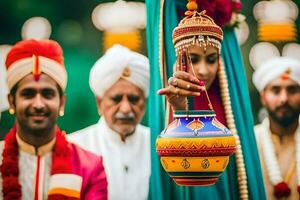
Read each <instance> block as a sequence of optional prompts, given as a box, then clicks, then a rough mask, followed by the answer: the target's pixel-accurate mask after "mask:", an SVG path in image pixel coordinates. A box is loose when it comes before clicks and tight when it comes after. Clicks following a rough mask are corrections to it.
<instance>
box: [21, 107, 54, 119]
mask: <svg viewBox="0 0 300 200" xmlns="http://www.w3.org/2000/svg"><path fill="white" fill-rule="evenodd" d="M25 114H26V115H27V116H46V117H48V116H49V115H50V112H49V111H47V110H45V109H44V108H43V109H27V110H26V111H25Z"/></svg>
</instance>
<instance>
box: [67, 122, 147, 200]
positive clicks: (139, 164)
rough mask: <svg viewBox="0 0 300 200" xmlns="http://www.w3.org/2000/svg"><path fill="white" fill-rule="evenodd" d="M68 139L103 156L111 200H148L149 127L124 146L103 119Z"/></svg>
mask: <svg viewBox="0 0 300 200" xmlns="http://www.w3.org/2000/svg"><path fill="white" fill-rule="evenodd" d="M68 139H69V140H70V141H72V142H74V143H76V144H78V145H79V146H81V147H82V148H85V149H86V150H89V151H91V152H93V153H96V154H98V155H102V156H103V164H104V168H105V172H106V176H107V181H108V198H109V199H110V200H127V199H128V200H143V199H147V198H148V192H149V178H150V174H151V162H150V129H149V128H148V127H145V126H142V125H138V126H137V127H136V131H135V132H134V133H133V134H132V135H131V136H128V137H127V138H126V140H125V142H123V141H122V140H121V137H120V136H119V134H118V133H116V132H114V131H113V130H111V129H110V128H109V127H108V126H107V125H106V122H105V120H104V118H103V117H102V118H101V119H100V120H99V122H98V123H97V124H94V125H92V126H89V127H87V128H85V129H83V130H80V131H77V132H75V133H73V134H70V135H68Z"/></svg>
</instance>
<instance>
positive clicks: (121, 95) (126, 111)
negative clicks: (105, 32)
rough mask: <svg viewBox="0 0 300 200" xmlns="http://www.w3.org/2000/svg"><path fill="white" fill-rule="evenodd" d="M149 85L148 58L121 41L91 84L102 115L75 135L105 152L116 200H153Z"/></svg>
mask: <svg viewBox="0 0 300 200" xmlns="http://www.w3.org/2000/svg"><path fill="white" fill-rule="evenodd" d="M148 86H149V63H148V59H147V58H146V57H145V56H143V55H141V54H139V53H136V52H133V51H130V50H129V49H127V48H126V47H123V46H121V45H115V46H113V47H112V48H110V49H109V50H108V51H107V52H106V53H105V55H104V56H103V57H101V58H100V59H99V60H98V61H97V62H96V63H95V65H94V66H93V68H92V69H91V72H90V87H91V89H92V91H93V93H94V94H95V97H96V102H97V107H98V113H99V115H101V118H100V120H99V122H98V123H97V124H95V125H92V126H89V127H87V128H85V129H83V130H80V131H78V132H76V133H74V134H71V135H70V136H69V139H70V141H73V142H75V143H77V144H79V145H80V146H82V147H83V148H86V149H88V150H90V151H92V152H94V153H96V154H99V155H101V156H103V163H104V168H105V171H106V174H107V180H108V197H109V199H110V200H119V199H122V200H127V199H128V200H135V199H136V200H142V199H147V198H148V190H149V178H150V172H151V169H150V130H149V128H148V127H145V126H142V125H141V124H139V123H140V121H141V119H142V117H143V115H144V112H145V102H146V98H147V96H148V91H149V88H148Z"/></svg>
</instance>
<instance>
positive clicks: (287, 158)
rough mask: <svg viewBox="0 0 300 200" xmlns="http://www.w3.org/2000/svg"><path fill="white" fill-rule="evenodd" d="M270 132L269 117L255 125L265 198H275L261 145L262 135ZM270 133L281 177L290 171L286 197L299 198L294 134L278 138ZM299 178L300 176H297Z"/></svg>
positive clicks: (299, 128)
mask: <svg viewBox="0 0 300 200" xmlns="http://www.w3.org/2000/svg"><path fill="white" fill-rule="evenodd" d="M297 131H300V127H298V129H297ZM267 132H270V129H269V119H268V118H266V119H265V120H264V121H263V122H262V123H261V124H258V125H256V126H255V136H256V141H257V145H258V148H259V156H260V160H261V166H262V170H263V176H264V183H265V189H266V195H267V199H268V200H269V199H276V197H275V196H274V195H273V185H272V184H271V182H270V179H269V177H268V172H267V168H266V165H267V164H268V163H266V159H265V158H264V155H263V146H262V140H263V139H262V137H263V136H262V135H263V134H265V133H267ZM271 135H272V142H273V144H274V148H275V154H276V158H277V160H278V164H279V168H280V172H281V176H282V177H283V179H285V177H286V176H287V174H288V173H289V172H290V173H291V178H290V180H289V181H288V185H289V187H290V189H291V195H290V196H289V198H286V199H291V200H292V199H293V200H294V199H299V194H298V191H297V173H296V167H293V166H295V164H296V143H295V134H293V135H285V136H283V137H282V138H279V136H278V135H275V134H271ZM299 178H300V177H299Z"/></svg>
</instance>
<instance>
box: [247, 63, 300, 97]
mask: <svg viewBox="0 0 300 200" xmlns="http://www.w3.org/2000/svg"><path fill="white" fill-rule="evenodd" d="M287 71H289V78H290V79H292V80H294V81H296V82H297V83H298V84H299V85H300V61H298V60H296V59H294V58H290V57H277V58H272V59H270V60H268V61H266V62H264V63H262V64H261V65H260V66H259V67H258V68H257V69H256V70H255V72H254V73H253V77H252V81H253V83H254V85H255V87H256V88H257V90H258V91H259V92H261V91H262V90H264V88H265V87H266V86H267V85H268V84H269V83H270V82H271V81H273V80H275V79H277V78H279V77H280V76H281V75H283V74H284V73H285V72H287Z"/></svg>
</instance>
